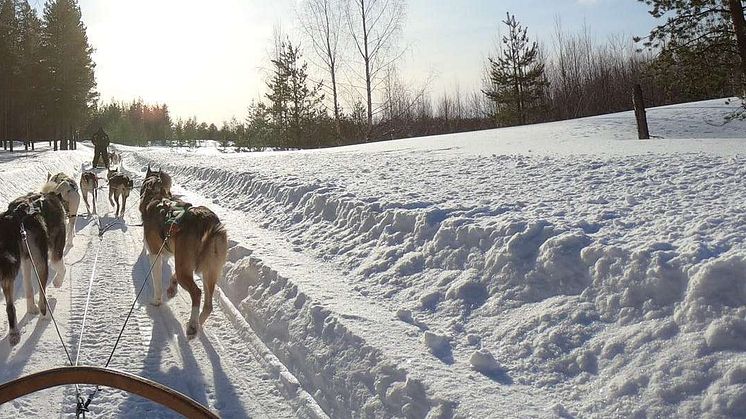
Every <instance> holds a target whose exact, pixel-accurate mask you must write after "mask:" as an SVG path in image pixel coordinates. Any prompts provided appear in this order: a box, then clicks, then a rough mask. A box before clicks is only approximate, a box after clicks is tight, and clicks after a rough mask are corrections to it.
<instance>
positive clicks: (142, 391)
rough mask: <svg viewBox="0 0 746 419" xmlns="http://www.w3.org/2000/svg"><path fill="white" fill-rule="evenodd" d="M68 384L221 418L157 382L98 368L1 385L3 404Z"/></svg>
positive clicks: (56, 371)
mask: <svg viewBox="0 0 746 419" xmlns="http://www.w3.org/2000/svg"><path fill="white" fill-rule="evenodd" d="M66 384H95V385H100V386H105V387H112V388H116V389H119V390H124V391H126V392H128V393H132V394H137V395H138V396H142V397H144V398H146V399H148V400H151V401H153V402H156V403H158V404H160V405H163V406H166V407H168V408H169V409H171V410H173V411H175V412H177V413H180V414H182V415H184V416H186V417H188V418H218V416H217V415H215V414H214V413H212V412H211V411H210V410H208V409H207V408H206V407H204V406H202V405H201V404H199V403H197V402H196V401H194V400H192V399H190V398H189V397H187V396H185V395H183V394H181V393H179V392H178V391H175V390H172V389H170V388H168V387H166V386H164V385H161V384H158V383H156V382H154V381H150V380H148V379H145V378H142V377H138V376H136V375H133V374H129V373H126V372H122V371H116V370H111V369H106V368H98V367H62V368H54V369H51V370H46V371H41V372H37V373H35V374H31V375H27V376H25V377H21V378H19V379H17V380H13V381H10V382H8V383H5V384H2V385H0V405H1V404H3V403H6V402H8V401H11V400H15V399H17V398H18V397H21V396H25V395H27V394H31V393H35V392H37V391H40V390H44V389H48V388H51V387H57V386H61V385H66Z"/></svg>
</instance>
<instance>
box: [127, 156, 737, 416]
mask: <svg viewBox="0 0 746 419" xmlns="http://www.w3.org/2000/svg"><path fill="white" fill-rule="evenodd" d="M341 154H344V153H341ZM330 156H331V157H330ZM173 157H174V154H173V153H165V152H160V151H144V152H137V153H136V155H135V160H136V161H137V164H141V165H145V164H148V163H153V162H158V163H159V164H160V167H162V168H163V169H164V170H166V171H169V172H170V173H173V174H174V176H175V179H177V180H178V182H180V183H181V184H183V185H185V186H186V187H188V188H189V189H191V190H195V191H197V192H199V193H201V194H203V195H204V196H205V197H207V198H209V199H212V200H213V201H214V202H216V203H218V204H220V205H222V206H224V207H226V208H230V209H233V210H236V211H244V212H246V213H248V214H250V216H251V217H252V219H254V220H256V221H257V222H258V223H260V224H261V225H262V226H263V227H265V228H268V229H271V230H274V231H279V232H281V233H283V234H285V235H287V237H288V240H290V242H291V243H292V245H293V246H294V250H297V251H302V252H307V253H310V254H312V255H314V256H316V257H317V258H319V259H321V260H326V261H329V262H332V263H333V264H335V265H337V266H339V267H340V269H342V270H345V271H349V273H350V275H351V277H352V278H354V279H353V280H354V281H359V284H360V285H359V287H358V288H357V289H358V290H359V291H360V293H361V294H362V295H365V296H368V295H369V296H370V297H371V298H375V299H376V300H377V301H379V302H380V303H381V304H383V305H388V306H389V309H390V310H391V312H392V315H393V313H396V312H397V310H399V312H400V313H405V312H404V311H400V310H405V311H406V310H409V313H410V315H409V316H407V315H402V316H400V317H401V319H402V321H403V322H406V323H410V324H415V323H419V324H420V325H421V326H418V327H419V328H420V329H421V333H423V335H422V336H423V346H425V343H424V342H426V341H427V342H430V343H428V344H427V345H428V346H430V349H431V350H432V349H433V347H436V350H434V351H433V356H435V357H436V358H440V359H441V360H442V361H443V362H444V363H449V362H454V361H455V362H456V364H457V365H459V364H460V363H462V362H463V363H467V364H468V359H469V358H470V357H475V356H476V358H474V359H482V358H484V359H489V358H488V356H487V355H484V353H483V352H479V351H480V350H485V349H488V350H489V354H490V355H489V356H491V357H492V360H493V361H494V364H492V361H489V363H490V364H491V365H497V366H499V368H498V367H497V366H496V367H495V368H494V370H498V369H499V370H503V369H504V370H505V371H506V377H502V378H500V379H504V381H505V382H515V383H516V384H520V385H530V386H534V387H536V388H538V389H546V390H547V391H549V392H551V393H552V394H556V395H557V398H558V399H560V400H562V402H561V404H560V405H559V407H558V406H557V405H555V406H553V407H552V408H551V409H549V410H552V411H558V409H559V410H561V411H569V412H574V413H575V414H578V413H586V414H588V413H599V412H606V413H607V414H612V413H613V414H622V415H633V414H641V413H647V414H650V415H668V414H685V415H699V414H706V413H711V414H717V415H734V414H736V413H735V412H737V409H736V407H738V408H740V406H742V403H743V400H744V399H746V386H744V385H742V384H741V382H740V381H739V380H740V379H734V378H732V377H733V375H734V374H735V375H736V376H738V374H737V373H736V372H733V373H729V371H730V369H729V368H730V367H729V365H730V362H731V361H732V359H734V357H736V358H737V359H741V358H742V354H740V352H742V351H744V349H745V348H744V347H743V346H742V345H741V344H740V343H739V342H743V341H745V339H744V338H746V332H745V331H746V326H745V325H744V320H743V319H744V316H745V315H746V308H744V306H745V305H746V288H744V287H745V286H744V283H746V281H744V272H746V269H744V268H746V248H744V247H743V244H742V243H744V240H746V216H744V215H743V214H744V211H743V209H744V204H743V203H744V202H746V201H745V200H744V198H746V190H744V185H743V184H742V183H741V182H740V179H742V178H743V176H744V175H745V174H746V173H744V169H743V165H742V160H741V158H740V157H739V156H720V155H711V154H706V153H696V154H691V153H690V154H675V155H663V156H658V155H645V156H633V157H626V156H623V157H603V158H599V157H594V156H578V158H577V159H575V160H573V161H572V162H568V161H567V160H566V159H555V158H549V157H526V156H491V157H490V156H483V157H479V158H475V157H458V158H449V159H450V160H451V163H452V164H455V165H457V167H473V166H474V164H476V163H475V162H478V163H479V167H481V168H485V167H488V166H489V165H490V164H493V165H495V167H494V168H493V169H492V170H493V172H489V173H492V174H494V175H495V177H496V178H497V179H499V180H501V181H502V180H504V181H505V182H507V183H506V184H505V189H506V191H500V192H497V191H499V187H497V186H484V187H482V186H480V188H482V189H483V190H484V191H486V192H487V196H489V194H490V193H492V194H494V195H497V196H499V199H498V201H499V203H497V202H495V201H480V195H481V194H479V193H474V194H469V193H468V192H466V193H464V194H463V195H464V196H465V197H466V199H464V196H462V197H460V199H457V200H456V201H458V204H453V201H451V200H448V199H447V197H446V198H439V197H438V195H437V194H435V195H434V197H432V196H433V195H430V196H431V197H432V200H423V199H417V197H418V196H420V195H418V193H417V191H416V190H415V189H413V188H412V185H411V184H410V183H408V181H404V184H403V185H402V186H401V187H400V188H399V187H396V186H394V188H395V189H400V190H396V191H394V192H391V191H389V192H381V190H380V188H379V189H376V190H373V191H372V192H370V194H367V195H366V193H364V188H363V189H361V186H360V185H359V184H357V183H355V181H354V180H351V179H344V178H343V179H341V180H340V179H339V178H337V179H333V177H334V175H339V172H335V173H334V174H332V175H330V178H328V179H323V176H322V178H321V179H319V178H318V177H316V176H315V175H313V173H314V171H313V170H314V164H316V163H318V164H319V165H320V166H324V167H326V166H325V165H328V164H329V162H330V161H331V162H335V163H339V162H340V161H342V162H343V164H347V163H346V161H347V160H351V161H354V162H356V163H359V164H360V165H361V166H362V168H361V169H362V173H369V172H366V170H370V171H373V172H375V171H378V173H373V174H379V175H381V176H386V173H388V172H387V170H389V169H388V168H390V163H391V162H396V161H399V160H401V161H399V163H402V162H403V161H406V162H407V163H409V165H405V164H396V165H395V166H396V167H397V168H398V169H397V170H401V171H404V172H407V170H411V167H410V166H412V165H414V167H415V169H414V170H417V168H418V167H421V168H423V169H422V170H430V169H431V167H432V166H431V165H429V164H425V163H424V161H423V162H419V163H421V164H420V165H419V166H418V165H417V164H418V160H417V159H418V158H419V157H412V154H406V153H404V154H402V156H386V160H385V164H381V162H382V161H381V160H379V161H377V162H374V163H371V164H370V165H366V162H362V163H360V159H361V156H360V155H359V154H356V153H350V155H349V156H342V157H340V156H339V155H338V154H337V155H333V154H332V153H329V154H320V155H316V154H311V153H308V154H301V155H280V156H275V157H272V158H268V159H267V160H269V162H268V163H267V162H259V161H257V159H256V158H252V157H250V158H245V159H241V158H240V157H234V156H226V157H222V156H215V157H214V158H211V159H210V161H207V162H206V161H205V160H204V159H203V158H201V157H192V156H182V155H179V158H178V159H175V158H173ZM376 157H377V156H376ZM428 158H429V159H431V160H430V161H428V163H433V161H432V159H434V160H435V161H437V160H438V159H440V158H441V157H440V156H435V157H432V156H428ZM300 159H306V160H307V161H306V162H305V163H303V164H301V165H299V166H292V170H289V169H287V168H285V169H283V168H281V167H280V165H281V164H282V163H287V164H289V165H297V164H298V160H300ZM254 163H256V166H253V167H252V169H251V170H249V171H246V170H245V168H244V169H242V167H245V166H243V165H244V164H250V165H251V164H254ZM376 165H378V167H377V168H375V167H373V168H371V169H368V168H367V167H371V166H376ZM461 165H463V166H461ZM403 166H406V167H410V169H401V168H402V167H403ZM351 167H352V166H351ZM509 169H511V170H513V172H512V173H511V174H510V176H514V177H519V178H520V177H521V176H524V175H525V176H533V177H536V176H542V178H538V179H535V182H534V180H532V181H531V182H526V178H525V177H524V178H522V179H520V180H515V181H513V180H510V179H508V178H507V177H506V176H505V175H500V174H499V173H501V172H502V171H506V170H509ZM451 170H452V169H451ZM294 171H297V173H298V174H296V175H293V174H292V173H293V172H294ZM560 171H561V173H560ZM357 173H360V172H359V171H358V172H357ZM489 173H488V175H487V176H485V179H484V180H485V182H487V181H489V180H490V178H491V177H490V176H489ZM554 174H557V176H559V177H560V178H555V179H553V178H552V177H553V176H554ZM413 176H416V175H415V174H414V173H413ZM430 176H431V175H427V176H425V175H423V176H422V177H417V178H416V179H415V181H417V180H421V179H424V180H429V179H431V177H430ZM454 176H458V175H454ZM402 179H406V178H402ZM573 179H577V182H574V181H572V180H573ZM472 181H473V179H472ZM345 182H346V183H345ZM532 182H533V183H532ZM573 182H574V183H573ZM526 183H528V184H529V185H532V188H533V189H532V190H531V191H527V190H525V187H524V186H522V185H523V184H526ZM387 185H388V186H391V185H397V184H396V183H387ZM428 187H430V186H426V188H428ZM562 187H565V188H566V189H565V190H562V189H561V188H562ZM485 188H486V189H485ZM522 188H523V189H522ZM448 192H449V191H445V192H444V193H443V195H444V196H445V195H447V193H448ZM377 193H380V195H376V194H377ZM532 194H533V195H532ZM563 194H567V195H569V196H567V197H565V196H563ZM421 195H428V194H421ZM407 196H412V197H413V199H409V200H406V199H403V198H402V197H407ZM548 202H549V203H552V206H547V203H548ZM227 278H229V279H228V280H229V282H230V281H232V283H233V284H239V283H242V285H240V286H236V285H234V288H233V289H232V291H231V292H230V293H229V296H230V298H231V300H232V301H233V302H234V303H235V304H236V305H237V307H239V309H240V311H241V312H242V313H243V314H244V317H245V318H246V319H247V320H248V321H249V323H250V324H251V325H252V327H253V328H254V329H255V330H257V332H258V333H259V334H260V335H261V336H262V338H263V340H265V343H267V344H268V346H270V347H271V348H272V350H273V351H274V352H275V353H276V354H278V356H279V357H280V358H281V359H282V360H283V362H284V363H286V365H288V366H289V368H291V369H292V370H293V373H294V374H296V375H297V376H298V377H302V378H299V379H301V381H303V382H304V387H305V386H306V385H308V386H310V388H315V389H317V393H316V394H315V395H314V397H315V398H316V399H317V400H318V401H319V403H320V404H321V405H322V406H323V407H324V409H325V410H326V411H327V412H329V413H330V414H332V415H334V414H338V413H340V412H357V413H361V414H362V413H372V412H377V411H378V409H379V408H380V407H381V406H382V407H383V408H384V409H385V411H386V412H388V413H389V414H394V415H400V414H405V413H406V412H407V411H410V410H408V409H415V410H413V411H414V412H418V414H416V415H414V416H420V415H419V413H424V412H427V411H428V409H438V410H439V411H440V410H448V409H450V406H451V405H450V404H449V403H448V402H442V403H440V402H439V400H441V399H442V397H441V395H439V391H438V390H440V389H436V390H432V392H430V394H434V395H438V396H429V395H428V396H424V395H423V394H424V393H419V396H418V392H419V391H420V385H422V383H419V384H417V385H414V384H413V385H411V386H410V385H407V383H408V382H414V381H412V380H406V379H405V378H404V377H405V375H404V374H405V372H406V369H405V370H401V369H399V368H398V367H393V366H391V365H387V364H386V362H385V360H383V361H378V360H377V361H376V362H371V361H367V362H365V361H363V363H361V360H360V359H349V360H348V359H344V358H343V357H340V354H341V352H338V351H342V350H343V348H356V350H354V351H353V350H349V351H345V352H344V354H345V355H347V354H351V353H354V354H357V355H356V356H358V355H360V354H365V355H366V356H368V357H369V358H370V357H373V358H376V356H378V355H377V352H376V350H377V349H379V348H369V347H366V345H365V342H361V341H360V340H359V338H356V336H355V334H350V333H348V332H347V330H345V327H344V322H342V321H340V319H339V317H338V316H335V315H330V313H329V312H327V310H326V309H325V308H324V307H322V306H320V305H318V304H316V303H315V302H313V301H309V299H308V297H307V296H306V295H305V294H304V292H303V290H302V289H299V288H298V286H297V285H295V284H294V283H293V281H291V280H290V279H288V278H284V277H282V276H281V275H278V274H277V273H276V272H274V271H273V270H272V269H271V268H269V267H266V266H263V265H262V264H261V263H260V262H259V261H258V259H254V260H252V259H251V258H249V259H248V260H243V261H238V263H237V264H236V265H235V266H234V268H232V269H231V271H229V273H228V276H227ZM243 282H246V284H243ZM244 287H245V288H244ZM412 314H414V316H415V317H413V316H412ZM496 325H497V327H495V326H496ZM612 325H614V328H610V326H612ZM426 329H433V330H437V331H438V332H437V333H433V332H429V333H430V334H429V336H430V338H428V337H427V336H426V335H425V334H426ZM434 336H435V337H440V338H442V339H440V340H438V342H440V343H438V344H435V343H433V342H435V341H434V340H433V339H435V338H434ZM298 339H300V340H298ZM299 342H303V343H302V344H301V343H299ZM444 342H445V343H444ZM431 344H432V345H431ZM444 345H447V346H448V348H445V346H444ZM692 346H693V347H695V348H699V349H697V350H694V351H692V350H691V349H686V348H691V347H692ZM335 348H336V349H335ZM437 348H440V349H437ZM444 348H445V349H444ZM335 350H336V352H335ZM325 351H331V354H328V355H320V354H323V353H325ZM732 351H738V352H739V355H734V354H732V353H730V352H732ZM436 352H437V353H436ZM438 353H441V355H438ZM442 353H446V355H445V356H442ZM475 354H480V355H475ZM619 355H623V356H621V357H620V356H619ZM480 357H482V358H480ZM475 362H476V363H477V365H482V363H481V361H475ZM361 365H364V366H365V368H363V371H367V372H361V371H360V370H359V369H358V368H357V367H358V366H361ZM291 366H292V367H291ZM329 368H332V370H331V371H326V370H328V369H329ZM475 368H477V369H479V368H481V367H479V368H478V367H476V366H475ZM703 368H705V369H707V370H708V371H709V372H708V373H706V374H700V373H698V372H697V371H699V370H701V369H703ZM335 369H339V370H341V371H344V372H345V374H349V376H350V377H353V378H351V379H349V381H347V382H344V381H340V379H339V378H334V379H332V377H338V374H336V373H335V372H336V371H335ZM648 370H649V371H653V372H650V373H649V372H645V371H648ZM640 371H642V372H640ZM728 374H730V375H728ZM387 376H388V377H393V378H384V377H387ZM728 377H730V378H728ZM325 380H328V381H325ZM335 380H337V381H335ZM388 381H390V382H391V383H393V382H398V383H399V384H398V385H400V386H403V388H404V391H401V390H396V391H394V390H391V389H390V388H389V387H391V385H390V384H391V383H389V384H387V385H383V386H382V387H381V386H379V385H378V384H377V383H379V382H380V383H386V382H388ZM728 383H735V384H728ZM356 386H357V387H356ZM360 386H362V387H360ZM393 387H396V385H394V386H393ZM393 387H392V388H393ZM721 387H722V388H724V389H725V390H723V391H719V392H717V393H716V394H711V390H713V389H717V388H721ZM387 388H389V389H387ZM583 388H588V389H591V388H601V389H602V390H601V392H593V393H590V394H587V395H586V394H585V393H584V392H583V390H582V389H583ZM345 389H352V390H349V391H345ZM382 389H383V390H382ZM708 389H709V390H708ZM428 391H429V390H428ZM389 393H393V394H391V395H389ZM361 394H363V395H364V396H361ZM371 395H374V396H375V397H376V398H371ZM336 396H339V398H338V399H335V398H334V397H336ZM392 397H393V398H392ZM640 399H642V400H645V403H646V404H645V407H642V408H640V407H636V406H637V402H636V400H640ZM609 400H613V401H614V402H613V403H611V404H610V403H609ZM452 401H453V400H452ZM375 403H380V406H379V405H376V404H375ZM640 409H642V410H640ZM457 411H458V410H457Z"/></svg>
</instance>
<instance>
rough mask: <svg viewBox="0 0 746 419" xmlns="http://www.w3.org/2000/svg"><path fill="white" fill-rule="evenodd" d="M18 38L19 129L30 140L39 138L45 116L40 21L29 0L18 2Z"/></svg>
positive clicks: (23, 136)
mask: <svg viewBox="0 0 746 419" xmlns="http://www.w3.org/2000/svg"><path fill="white" fill-rule="evenodd" d="M18 28H19V33H18V39H19V47H20V58H19V67H20V69H21V72H20V74H19V85H18V96H19V100H18V113H19V121H18V129H19V135H20V136H21V137H22V138H24V139H27V140H34V139H38V138H39V136H40V134H41V133H40V132H39V131H38V129H37V127H36V125H37V124H38V121H39V120H40V119H41V118H42V114H41V110H40V106H39V103H40V102H41V100H42V96H41V83H42V78H41V77H42V74H43V67H42V57H41V51H40V47H41V20H40V19H39V17H38V16H37V15H36V11H35V10H34V9H33V8H32V7H31V5H30V4H29V3H28V1H27V0H23V1H21V2H19V4H18Z"/></svg>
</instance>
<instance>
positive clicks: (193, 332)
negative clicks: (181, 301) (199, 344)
mask: <svg viewBox="0 0 746 419" xmlns="http://www.w3.org/2000/svg"><path fill="white" fill-rule="evenodd" d="M198 330H199V328H198V327H197V324H196V323H193V322H189V323H187V328H186V335H187V339H194V338H195V337H196V336H197V331H198Z"/></svg>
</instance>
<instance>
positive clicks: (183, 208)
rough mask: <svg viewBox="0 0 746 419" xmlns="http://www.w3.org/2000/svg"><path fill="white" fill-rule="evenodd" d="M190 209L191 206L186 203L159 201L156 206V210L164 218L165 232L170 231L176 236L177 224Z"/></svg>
mask: <svg viewBox="0 0 746 419" xmlns="http://www.w3.org/2000/svg"><path fill="white" fill-rule="evenodd" d="M191 207H192V204H190V203H188V202H176V201H171V200H167V199H163V200H161V202H160V203H159V204H158V210H159V212H160V213H161V215H163V216H164V219H165V221H164V227H166V230H170V231H171V232H172V234H177V233H178V232H179V223H180V222H181V220H182V218H184V215H185V214H186V213H187V212H188V211H189V208H191ZM161 235H163V234H161Z"/></svg>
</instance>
